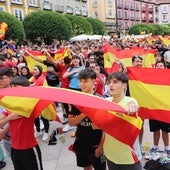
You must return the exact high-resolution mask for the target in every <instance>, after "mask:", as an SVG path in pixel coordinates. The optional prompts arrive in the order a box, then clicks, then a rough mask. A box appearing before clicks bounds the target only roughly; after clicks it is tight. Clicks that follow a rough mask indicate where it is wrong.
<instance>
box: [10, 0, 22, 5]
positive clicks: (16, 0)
mask: <svg viewBox="0 0 170 170" xmlns="http://www.w3.org/2000/svg"><path fill="white" fill-rule="evenodd" d="M12 2H15V3H19V4H21V0H12Z"/></svg>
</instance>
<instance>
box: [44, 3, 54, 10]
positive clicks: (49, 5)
mask: <svg viewBox="0 0 170 170" xmlns="http://www.w3.org/2000/svg"><path fill="white" fill-rule="evenodd" d="M43 9H46V10H51V9H52V5H51V3H49V2H44V4H43Z"/></svg>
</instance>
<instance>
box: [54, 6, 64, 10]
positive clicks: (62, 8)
mask: <svg viewBox="0 0 170 170" xmlns="http://www.w3.org/2000/svg"><path fill="white" fill-rule="evenodd" d="M55 10H56V11H57V12H64V6H62V5H56V6H55Z"/></svg>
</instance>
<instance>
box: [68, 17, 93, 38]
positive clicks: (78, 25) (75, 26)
mask: <svg viewBox="0 0 170 170" xmlns="http://www.w3.org/2000/svg"><path fill="white" fill-rule="evenodd" d="M65 16H66V17H67V18H68V19H69V20H70V23H71V25H72V30H73V36H76V35H80V34H88V35H90V34H93V28H92V25H91V24H90V23H89V22H88V21H87V20H86V19H85V18H83V17H81V16H76V15H70V14H66V15H65Z"/></svg>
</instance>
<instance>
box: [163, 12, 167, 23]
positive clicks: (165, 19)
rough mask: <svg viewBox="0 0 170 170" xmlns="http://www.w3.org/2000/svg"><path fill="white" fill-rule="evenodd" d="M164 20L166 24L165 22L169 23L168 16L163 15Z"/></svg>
mask: <svg viewBox="0 0 170 170" xmlns="http://www.w3.org/2000/svg"><path fill="white" fill-rule="evenodd" d="M162 19H163V21H164V22H165V21H167V22H168V15H166V14H163V15H162Z"/></svg>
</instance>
